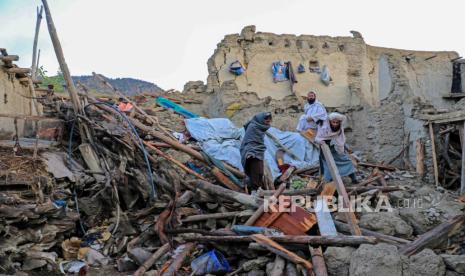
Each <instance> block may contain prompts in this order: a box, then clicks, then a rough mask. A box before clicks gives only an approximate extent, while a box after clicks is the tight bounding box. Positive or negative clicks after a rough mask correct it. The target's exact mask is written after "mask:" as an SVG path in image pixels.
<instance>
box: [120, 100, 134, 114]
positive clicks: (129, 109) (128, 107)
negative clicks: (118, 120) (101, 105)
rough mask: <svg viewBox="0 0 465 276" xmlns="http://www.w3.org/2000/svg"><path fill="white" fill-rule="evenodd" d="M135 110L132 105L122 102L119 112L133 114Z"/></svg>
mask: <svg viewBox="0 0 465 276" xmlns="http://www.w3.org/2000/svg"><path fill="white" fill-rule="evenodd" d="M133 109H134V106H133V105H132V104H131V103H125V102H121V103H119V104H118V110H119V111H121V112H127V113H129V112H132V110H133Z"/></svg>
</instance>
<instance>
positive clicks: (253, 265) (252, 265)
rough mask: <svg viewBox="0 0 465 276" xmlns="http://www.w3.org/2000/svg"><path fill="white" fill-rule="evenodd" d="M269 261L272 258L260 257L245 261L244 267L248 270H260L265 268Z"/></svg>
mask: <svg viewBox="0 0 465 276" xmlns="http://www.w3.org/2000/svg"><path fill="white" fill-rule="evenodd" d="M269 261H270V259H269V258H267V257H263V256H262V257H258V258H256V259H253V260H250V261H247V262H245V263H243V264H242V269H243V270H244V271H247V272H248V271H252V270H260V269H261V268H264V267H265V266H266V264H267V263H268V262H269Z"/></svg>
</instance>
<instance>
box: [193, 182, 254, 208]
mask: <svg viewBox="0 0 465 276" xmlns="http://www.w3.org/2000/svg"><path fill="white" fill-rule="evenodd" d="M187 183H188V184H191V185H194V187H196V188H198V189H201V190H203V191H205V192H207V193H208V194H210V195H214V196H216V197H220V198H224V199H229V200H232V201H236V202H239V203H241V204H243V205H246V206H251V207H255V208H257V207H258V206H259V205H260V204H259V203H258V202H257V201H256V200H255V198H254V197H253V196H251V195H248V194H244V193H238V192H235V191H233V190H229V189H226V188H223V187H221V186H219V185H214V184H211V183H210V182H207V181H204V180H192V181H188V182H187Z"/></svg>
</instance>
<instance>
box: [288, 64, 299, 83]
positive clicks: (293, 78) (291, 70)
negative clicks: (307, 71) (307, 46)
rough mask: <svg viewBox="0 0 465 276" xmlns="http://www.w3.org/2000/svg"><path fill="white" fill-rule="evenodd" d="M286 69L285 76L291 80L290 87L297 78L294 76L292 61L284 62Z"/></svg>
mask: <svg viewBox="0 0 465 276" xmlns="http://www.w3.org/2000/svg"><path fill="white" fill-rule="evenodd" d="M286 70H287V78H288V79H289V81H290V82H291V87H292V86H293V85H294V83H297V78H296V77H295V74H294V69H292V63H291V62H290V61H288V62H287V63H286Z"/></svg>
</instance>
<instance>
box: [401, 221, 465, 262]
mask: <svg viewBox="0 0 465 276" xmlns="http://www.w3.org/2000/svg"><path fill="white" fill-rule="evenodd" d="M464 223H465V215H459V216H456V217H454V218H452V219H450V220H448V221H446V222H443V223H441V224H440V225H438V226H436V227H434V228H433V229H431V230H430V231H428V232H426V233H424V234H423V235H421V236H420V237H419V238H418V239H416V240H414V241H413V242H411V243H410V244H408V245H406V246H405V247H403V248H402V249H401V250H400V251H399V252H400V253H402V254H404V255H407V256H411V255H413V254H415V253H418V252H420V251H421V250H423V249H424V248H426V247H429V248H431V249H434V247H435V246H436V243H437V242H438V241H440V240H441V239H442V238H445V237H449V236H451V235H452V234H453V233H454V232H455V231H456V230H458V229H459V228H461V227H462V226H463V224H464Z"/></svg>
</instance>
